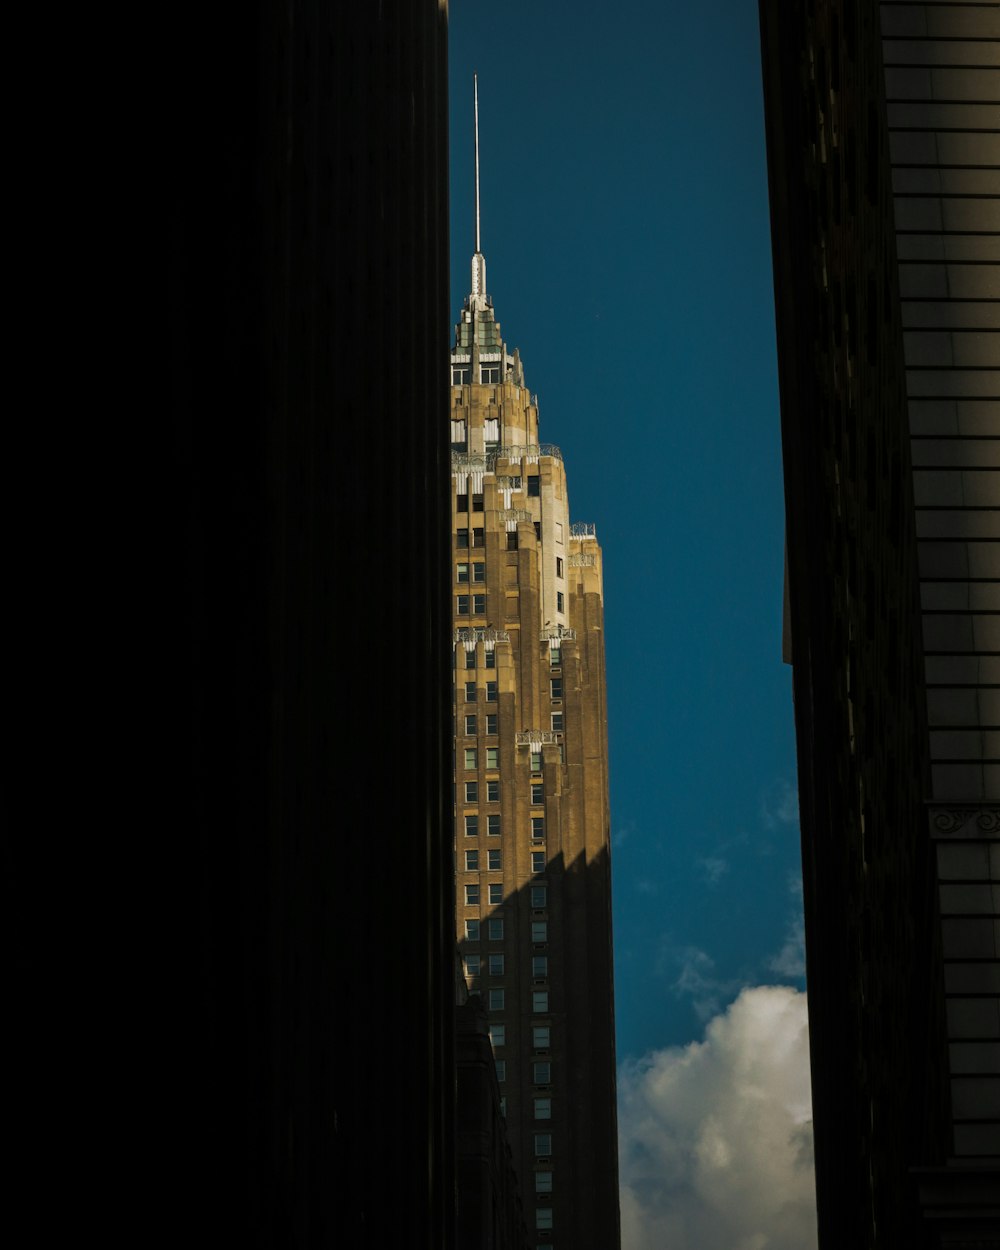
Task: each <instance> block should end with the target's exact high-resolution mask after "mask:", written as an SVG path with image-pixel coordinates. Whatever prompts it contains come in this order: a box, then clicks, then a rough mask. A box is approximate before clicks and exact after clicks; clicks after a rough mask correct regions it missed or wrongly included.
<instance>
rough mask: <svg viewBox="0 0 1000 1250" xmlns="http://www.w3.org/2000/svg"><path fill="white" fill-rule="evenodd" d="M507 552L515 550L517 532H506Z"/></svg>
mask: <svg viewBox="0 0 1000 1250" xmlns="http://www.w3.org/2000/svg"><path fill="white" fill-rule="evenodd" d="M507 550H508V551H516V550H517V530H508V531H507Z"/></svg>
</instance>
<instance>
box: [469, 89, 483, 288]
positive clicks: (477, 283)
mask: <svg viewBox="0 0 1000 1250" xmlns="http://www.w3.org/2000/svg"><path fill="white" fill-rule="evenodd" d="M472 99H473V105H472V107H473V117H474V121H475V136H476V250H475V253H474V254H473V257H472V291H471V295H470V307H471V308H472V309H473V310H475V309H476V308H484V307H485V306H486V258H485V257H484V256H483V254H482V251H481V250H480V238H479V75H478V74H473V75H472Z"/></svg>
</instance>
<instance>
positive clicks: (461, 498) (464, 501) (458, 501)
mask: <svg viewBox="0 0 1000 1250" xmlns="http://www.w3.org/2000/svg"><path fill="white" fill-rule="evenodd" d="M455 510H456V512H468V511H469V496H468V495H467V494H462V495H456V496H455Z"/></svg>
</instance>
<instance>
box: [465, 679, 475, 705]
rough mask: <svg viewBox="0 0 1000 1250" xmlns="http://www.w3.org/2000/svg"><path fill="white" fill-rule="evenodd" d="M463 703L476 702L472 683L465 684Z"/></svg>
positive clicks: (473, 683)
mask: <svg viewBox="0 0 1000 1250" xmlns="http://www.w3.org/2000/svg"><path fill="white" fill-rule="evenodd" d="M465 701H466V703H475V701H476V683H475V682H474V681H467V682H466V683H465Z"/></svg>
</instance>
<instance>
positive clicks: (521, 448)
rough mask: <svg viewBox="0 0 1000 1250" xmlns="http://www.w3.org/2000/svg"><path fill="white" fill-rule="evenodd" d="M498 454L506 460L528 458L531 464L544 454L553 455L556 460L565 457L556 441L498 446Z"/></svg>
mask: <svg viewBox="0 0 1000 1250" xmlns="http://www.w3.org/2000/svg"><path fill="white" fill-rule="evenodd" d="M496 454H497V456H498V457H503V458H504V459H505V460H526V461H527V462H528V463H529V464H534V463H535V462H536V461H538V460H539V459H540V458H541V457H542V456H552V458H553V459H554V460H561V459H562V458H563V457H562V452H561V451H560V450H559V448H558V447H556V445H555V444H554V443H532V444H523V445H512V446H510V447H498V448H497V453H496Z"/></svg>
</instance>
